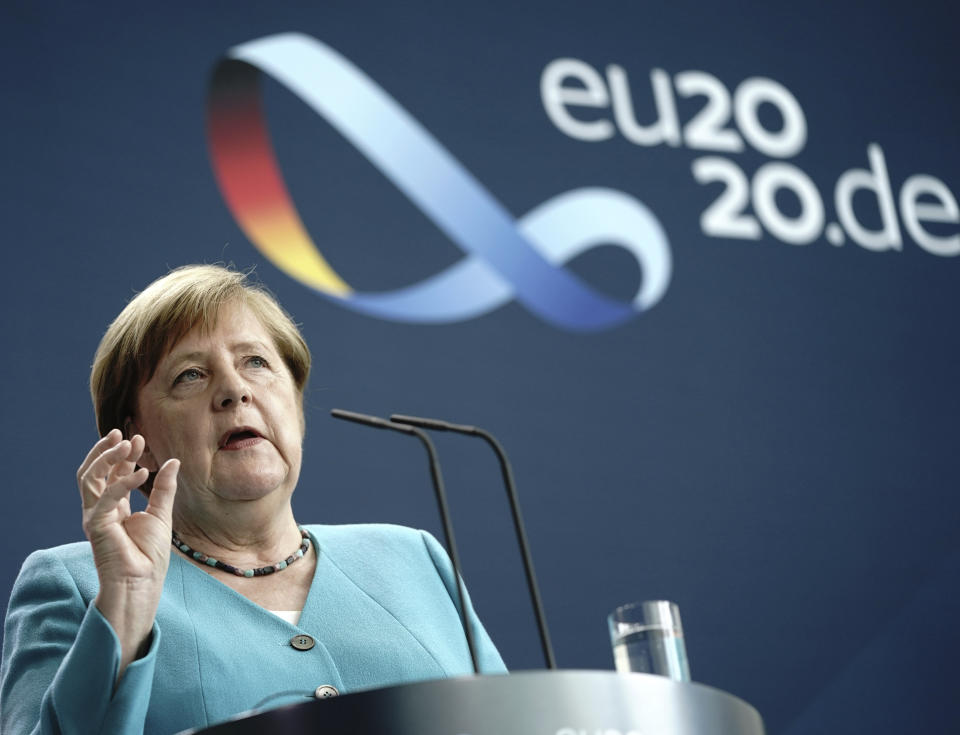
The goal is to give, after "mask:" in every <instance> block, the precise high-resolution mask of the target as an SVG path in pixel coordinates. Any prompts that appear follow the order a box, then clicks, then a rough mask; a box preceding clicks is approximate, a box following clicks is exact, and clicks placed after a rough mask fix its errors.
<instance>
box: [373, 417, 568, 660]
mask: <svg viewBox="0 0 960 735" xmlns="http://www.w3.org/2000/svg"><path fill="white" fill-rule="evenodd" d="M390 421H392V422H394V423H395V424H399V425H407V426H410V427H417V426H419V427H421V428H424V429H435V430H437V431H453V432H456V433H457V434H466V435H467V436H478V437H480V438H481V439H483V440H484V441H485V442H486V443H487V444H488V445H490V447H491V448H492V449H493V451H494V454H496V455H497V460H498V461H499V462H500V473H501V474H502V475H503V484H504V487H505V488H506V490H507V498H508V499H509V500H510V511H511V513H512V514H513V528H514V531H515V532H516V536H517V543H518V544H519V546H520V554H521V556H522V557H523V569H524V571H525V572H526V575H527V589H529V590H530V600H531V602H532V604H533V612H534V615H535V616H536V618H537V629H538V630H539V631H540V644H541V646H542V647H543V656H544V658H545V659H546V661H547V668H548V669H555V668H557V662H556V660H555V659H554V656H553V646H552V645H551V644H550V632H549V630H547V620H546V616H545V615H544V613H543V603H542V602H541V600H540V589H539V587H538V586H537V579H536V576H535V575H534V573H533V559H532V558H531V557H530V546H529V544H528V543H527V532H526V530H525V529H524V526H523V518H521V516H520V503H519V501H518V500H517V488H516V485H514V482H513V470H511V469H510V461H509V460H508V459H507V453H506V452H505V451H503V447H502V446H501V445H500V442H498V441H497V439H496V437H494V436H493V434H491V433H490V432H489V431H486V430H484V429H481V428H479V427H477V426H468V425H466V424H452V423H450V422H449V421H441V420H440V419H428V418H422V417H420V416H404V415H403V414H393V415H392V416H391V417H390Z"/></svg>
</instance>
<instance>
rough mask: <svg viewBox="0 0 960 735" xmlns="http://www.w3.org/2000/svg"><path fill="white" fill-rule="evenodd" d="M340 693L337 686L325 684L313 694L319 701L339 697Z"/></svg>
mask: <svg viewBox="0 0 960 735" xmlns="http://www.w3.org/2000/svg"><path fill="white" fill-rule="evenodd" d="M339 693H340V692H338V691H337V688H336V687H335V686H331V685H330V684H324V685H323V686H319V687H317V689H316V691H314V693H313V696H314V697H316V698H317V699H328V698H329V697H335V696H337V695H338V694H339Z"/></svg>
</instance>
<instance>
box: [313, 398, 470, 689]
mask: <svg viewBox="0 0 960 735" xmlns="http://www.w3.org/2000/svg"><path fill="white" fill-rule="evenodd" d="M330 415H331V416H333V417H334V418H337V419H344V420H345V421H353V422H355V423H358V424H363V425H365V426H372V427H374V428H376V429H389V430H390V431H399V432H400V433H402V434H410V435H413V436H415V437H417V438H418V439H419V440H420V441H421V442H422V443H423V446H424V447H426V450H427V457H428V459H429V462H430V478H431V479H432V480H433V490H434V493H435V494H436V497H437V507H438V508H439V509H440V520H441V522H442V523H443V535H444V536H445V538H446V542H447V553H448V554H449V555H450V563H451V564H452V565H453V575H454V577H455V578H456V580H457V597H458V599H459V601H460V621H461V623H462V624H463V633H464V635H465V636H466V638H467V648H468V649H470V661H471V663H472V664H473V673H474V674H479V673H480V666H479V664H478V663H477V649H476V646H475V645H474V643H473V631H472V630H471V629H470V620H469V619H468V617H467V601H466V592H465V590H464V587H463V575H462V574H461V573H460V558H459V556H458V555H457V542H456V540H455V539H454V536H453V524H452V523H451V521H450V511H449V509H448V508H447V494H446V492H445V491H444V489H443V477H442V476H441V474H440V462H439V460H438V459H437V450H436V448H435V447H434V446H433V442H432V441H430V437H429V436H427V434H426V432H424V431H421V430H420V429H418V428H416V427H415V426H406V425H404V424H395V423H392V422H390V421H387V420H386V419H382V418H379V417H377V416H368V415H367V414H364V413H355V412H354V411H344V410H343V409H340V408H335V409H333V410H332V411H330Z"/></svg>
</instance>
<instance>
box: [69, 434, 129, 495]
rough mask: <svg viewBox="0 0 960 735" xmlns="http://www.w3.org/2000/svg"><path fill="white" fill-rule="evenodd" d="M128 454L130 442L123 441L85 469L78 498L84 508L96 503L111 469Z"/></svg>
mask: <svg viewBox="0 0 960 735" xmlns="http://www.w3.org/2000/svg"><path fill="white" fill-rule="evenodd" d="M129 452H130V441H129V440H128V439H124V440H122V441H121V442H120V443H119V444H117V445H116V446H114V447H111V448H110V449H108V450H107V451H105V452H103V453H101V454H100V456H99V457H97V458H96V459H94V461H93V462H92V463H91V464H90V466H89V467H87V469H86V471H85V472H84V473H83V475H82V477H81V478H80V497H81V499H82V501H83V505H84V507H87V506H89V505H93V504H94V503H96V502H97V499H98V498H99V497H100V495H101V494H102V493H103V490H104V488H105V487H106V486H107V484H108V481H109V479H110V474H111V471H112V469H113V468H114V467H115V466H116V465H117V463H118V462H121V461H122V460H123V458H124V457H126V456H127V455H128V454H129ZM128 475H129V473H128ZM115 479H117V478H115ZM141 484H142V481H141Z"/></svg>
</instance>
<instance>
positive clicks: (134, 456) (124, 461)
mask: <svg viewBox="0 0 960 735" xmlns="http://www.w3.org/2000/svg"><path fill="white" fill-rule="evenodd" d="M144 446H146V441H145V440H144V438H143V437H142V436H140V434H134V435H133V436H132V437H130V451H128V452H127V453H126V456H122V457H121V458H120V461H119V462H117V464H116V465H114V467H113V469H112V471H111V473H110V476H111V478H113V479H115V478H119V477H125V476H126V475H129V474H130V473H131V472H133V471H134V470H135V469H137V462H138V461H139V460H140V455H142V454H143V448H144Z"/></svg>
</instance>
